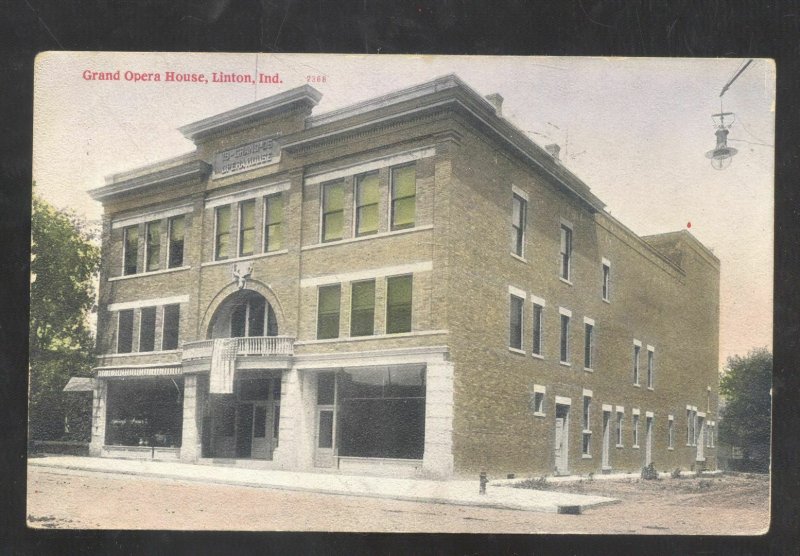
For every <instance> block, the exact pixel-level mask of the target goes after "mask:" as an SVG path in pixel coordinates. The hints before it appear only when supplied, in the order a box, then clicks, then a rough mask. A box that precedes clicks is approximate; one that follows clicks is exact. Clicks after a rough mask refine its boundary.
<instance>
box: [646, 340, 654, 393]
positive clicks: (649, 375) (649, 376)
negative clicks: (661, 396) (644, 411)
mask: <svg viewBox="0 0 800 556" xmlns="http://www.w3.org/2000/svg"><path fill="white" fill-rule="evenodd" d="M647 387H648V388H652V387H653V350H652V349H648V350H647Z"/></svg>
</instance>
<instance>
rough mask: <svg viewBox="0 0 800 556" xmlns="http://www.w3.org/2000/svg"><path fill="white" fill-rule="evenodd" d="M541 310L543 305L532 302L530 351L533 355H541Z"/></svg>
mask: <svg viewBox="0 0 800 556" xmlns="http://www.w3.org/2000/svg"><path fill="white" fill-rule="evenodd" d="M543 310H544V306H542V305H540V304H539V303H534V304H533V346H532V347H531V351H532V352H533V354H534V355H542V343H543Z"/></svg>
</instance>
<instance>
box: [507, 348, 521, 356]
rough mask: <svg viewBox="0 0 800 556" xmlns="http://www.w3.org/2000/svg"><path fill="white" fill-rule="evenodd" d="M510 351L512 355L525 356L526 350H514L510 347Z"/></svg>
mask: <svg viewBox="0 0 800 556" xmlns="http://www.w3.org/2000/svg"><path fill="white" fill-rule="evenodd" d="M508 351H510V352H511V353H518V354H520V355H525V350H522V349H517V348H512V347H511V346H508Z"/></svg>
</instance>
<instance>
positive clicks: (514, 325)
mask: <svg viewBox="0 0 800 556" xmlns="http://www.w3.org/2000/svg"><path fill="white" fill-rule="evenodd" d="M524 303H525V300H524V299H522V298H521V297H518V296H516V295H514V294H510V307H509V309H510V320H509V338H508V347H510V348H513V349H522V306H523V304H524Z"/></svg>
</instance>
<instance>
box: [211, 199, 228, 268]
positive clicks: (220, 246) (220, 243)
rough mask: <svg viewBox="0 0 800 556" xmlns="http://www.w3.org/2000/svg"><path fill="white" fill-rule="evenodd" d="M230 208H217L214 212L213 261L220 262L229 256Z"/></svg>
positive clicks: (225, 206)
mask: <svg viewBox="0 0 800 556" xmlns="http://www.w3.org/2000/svg"><path fill="white" fill-rule="evenodd" d="M230 243H231V207H230V205H224V206H221V207H217V208H216V210H215V212H214V260H216V261H221V260H224V259H227V258H228V257H229V256H230Z"/></svg>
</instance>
